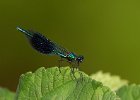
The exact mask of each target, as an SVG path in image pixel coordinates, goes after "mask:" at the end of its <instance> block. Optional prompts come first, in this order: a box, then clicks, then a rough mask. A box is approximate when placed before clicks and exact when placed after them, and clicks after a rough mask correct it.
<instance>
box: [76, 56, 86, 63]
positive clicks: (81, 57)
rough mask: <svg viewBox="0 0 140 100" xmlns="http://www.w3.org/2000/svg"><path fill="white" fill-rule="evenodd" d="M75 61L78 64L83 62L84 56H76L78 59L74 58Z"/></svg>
mask: <svg viewBox="0 0 140 100" xmlns="http://www.w3.org/2000/svg"><path fill="white" fill-rule="evenodd" d="M76 60H77V61H78V62H83V60H84V56H78V57H77V58H76Z"/></svg>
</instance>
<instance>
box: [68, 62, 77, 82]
mask: <svg viewBox="0 0 140 100" xmlns="http://www.w3.org/2000/svg"><path fill="white" fill-rule="evenodd" d="M68 62H69V64H70V69H71V71H70V76H71V78H72V79H73V77H74V79H76V76H75V75H74V74H75V72H74V69H75V68H74V65H73V63H72V62H71V61H68ZM74 79H73V80H74Z"/></svg>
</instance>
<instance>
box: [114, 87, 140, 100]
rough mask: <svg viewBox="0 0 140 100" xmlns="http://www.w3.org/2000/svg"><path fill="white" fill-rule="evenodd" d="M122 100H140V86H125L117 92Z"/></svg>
mask: <svg viewBox="0 0 140 100" xmlns="http://www.w3.org/2000/svg"><path fill="white" fill-rule="evenodd" d="M117 95H118V96H120V98H121V100H140V85H135V84H132V85H130V86H123V87H122V88H120V89H119V90H118V91H117Z"/></svg>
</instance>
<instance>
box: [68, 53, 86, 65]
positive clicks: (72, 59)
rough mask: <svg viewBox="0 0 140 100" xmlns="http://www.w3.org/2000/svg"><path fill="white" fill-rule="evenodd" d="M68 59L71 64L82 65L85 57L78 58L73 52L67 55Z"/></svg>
mask: <svg viewBox="0 0 140 100" xmlns="http://www.w3.org/2000/svg"><path fill="white" fill-rule="evenodd" d="M66 59H67V60H68V61H69V62H78V63H81V62H83V59H84V57H83V56H77V55H76V54H74V53H73V52H68V53H67V55H66Z"/></svg>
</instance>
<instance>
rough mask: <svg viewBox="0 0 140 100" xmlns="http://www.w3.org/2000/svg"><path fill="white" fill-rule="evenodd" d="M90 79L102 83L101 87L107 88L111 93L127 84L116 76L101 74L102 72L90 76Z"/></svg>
mask: <svg viewBox="0 0 140 100" xmlns="http://www.w3.org/2000/svg"><path fill="white" fill-rule="evenodd" d="M90 77H91V78H92V79H95V80H96V81H100V82H102V83H103V85H105V86H107V87H109V88H110V89H111V90H112V91H116V90H118V89H119V88H120V87H122V86H124V85H127V84H128V81H127V80H123V79H121V78H120V77H119V76H117V75H111V74H110V73H103V72H102V71H98V72H97V73H95V74H92V75H91V76H90Z"/></svg>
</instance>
